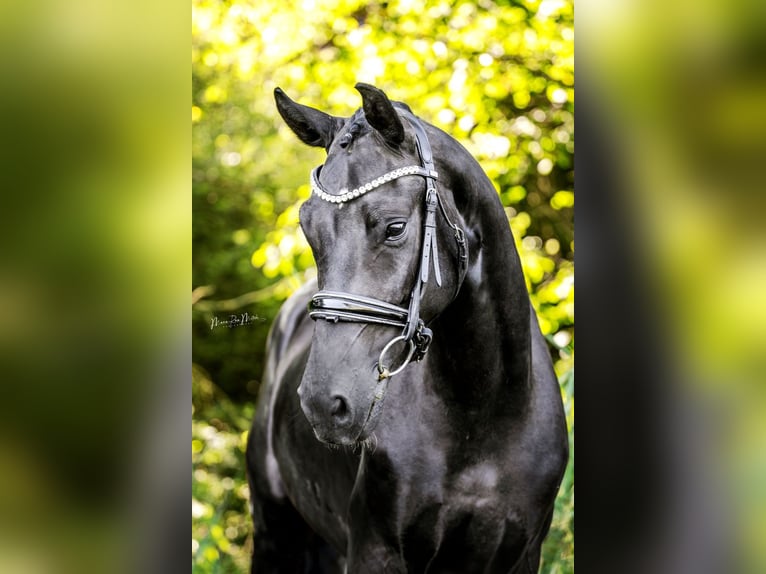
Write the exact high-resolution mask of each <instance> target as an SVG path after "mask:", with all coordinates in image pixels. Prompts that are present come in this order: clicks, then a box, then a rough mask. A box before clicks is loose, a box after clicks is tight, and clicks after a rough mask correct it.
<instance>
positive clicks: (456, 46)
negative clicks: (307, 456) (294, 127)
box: [192, 0, 574, 572]
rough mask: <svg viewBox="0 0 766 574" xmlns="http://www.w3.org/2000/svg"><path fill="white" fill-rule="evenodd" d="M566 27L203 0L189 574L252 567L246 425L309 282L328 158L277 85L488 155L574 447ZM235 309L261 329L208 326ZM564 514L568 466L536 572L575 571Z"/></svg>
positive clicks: (404, 3)
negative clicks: (393, 117) (310, 209)
mask: <svg viewBox="0 0 766 574" xmlns="http://www.w3.org/2000/svg"><path fill="white" fill-rule="evenodd" d="M573 30H574V28H573V4H572V2H571V0H569V1H566V0H543V1H519V2H508V1H501V0H494V1H493V0H480V1H479V2H466V1H462V0H443V1H437V2H425V1H423V0H398V1H390V2H386V3H380V2H361V1H360V0H303V1H302V2H293V3H290V2H288V3H285V2H276V1H275V0H259V1H258V2H255V1H254V0H250V1H246V2H237V3H233V4H232V3H229V2H219V1H212V0H194V1H193V23H192V74H193V94H192V123H193V144H192V145H193V164H192V168H193V209H194V220H193V241H194V247H193V250H194V253H193V254H194V269H193V281H194V286H195V288H196V290H195V295H194V299H195V304H194V305H193V312H194V315H193V336H194V351H193V361H194V362H195V364H196V365H201V366H204V369H205V372H206V373H209V376H208V375H202V374H200V373H203V371H202V370H199V369H197V370H195V373H197V374H196V375H195V382H194V385H195V422H194V425H195V426H194V428H193V432H194V433H195V436H194V439H195V441H198V442H195V443H194V445H196V446H195V447H194V448H200V447H201V448H202V450H201V451H199V452H197V453H195V454H194V456H195V459H194V460H195V462H194V465H195V467H194V473H195V477H194V485H195V486H194V488H195V490H194V497H195V498H194V500H195V501H196V503H195V504H197V505H198V506H195V508H197V509H198V512H199V508H204V509H205V510H204V512H203V514H201V515H199V516H197V517H195V518H194V521H193V536H194V537H195V538H194V539H195V540H196V541H197V542H196V546H195V551H194V561H195V562H194V564H195V571H199V572H214V571H227V572H228V571H237V570H239V571H244V566H243V565H244V564H245V563H246V560H244V559H243V556H244V554H242V552H243V550H242V545H243V544H244V539H245V538H244V534H243V533H244V532H245V530H246V529H247V528H248V526H247V520H246V519H245V518H244V517H245V516H246V512H245V507H244V499H242V498H241V497H240V496H239V494H237V493H241V492H244V490H243V489H244V488H245V486H244V485H245V482H244V475H243V468H244V461H243V459H242V456H241V451H240V450H239V449H240V448H241V445H242V442H241V434H240V433H242V432H244V431H246V429H247V428H248V424H249V420H248V419H249V416H250V414H251V409H252V407H251V405H252V403H253V401H254V393H255V392H256V391H257V388H258V386H259V384H260V377H261V372H262V370H263V356H264V348H265V339H266V334H267V332H268V328H269V326H270V324H271V320H272V319H273V317H274V315H275V314H276V312H277V310H278V308H279V306H280V304H281V302H282V301H284V299H285V298H286V297H288V296H289V294H290V293H291V292H292V291H294V290H295V289H296V288H297V287H298V286H299V285H300V284H301V283H302V282H304V281H305V280H306V279H307V278H308V277H311V276H312V275H313V273H314V269H313V259H312V256H311V252H310V250H309V248H308V245H307V244H306V241H305V239H304V237H303V235H302V233H301V231H300V227H299V225H298V216H297V209H298V206H299V205H300V204H301V202H302V201H304V200H305V198H306V197H307V196H308V193H309V189H308V185H307V181H308V173H309V171H310V169H311V168H312V167H313V166H315V165H317V164H319V163H321V162H322V161H323V156H324V152H323V151H322V150H319V149H315V148H309V147H306V146H304V145H302V144H300V143H299V142H298V141H297V140H296V138H295V137H294V136H293V135H292V134H291V133H290V132H289V130H288V129H287V128H286V127H285V126H284V124H283V122H282V121H281V119H280V118H279V116H278V114H277V112H276V109H275V106H274V103H273V96H272V92H273V89H274V88H275V87H277V86H281V87H282V88H283V89H284V90H285V91H286V92H287V93H288V94H289V95H291V96H292V97H294V98H296V99H298V100H299V101H301V102H302V103H305V104H308V105H311V106H313V107H317V108H320V109H323V110H325V111H327V112H329V113H332V114H334V115H339V116H348V115H350V114H351V113H352V112H353V111H354V110H355V109H356V108H357V107H359V104H360V98H359V95H358V93H357V92H356V91H355V90H354V89H353V86H354V84H355V83H356V82H358V81H365V82H369V83H372V84H375V85H377V86H379V87H380V88H382V89H384V90H385V91H386V92H387V93H388V94H389V96H390V97H392V98H394V99H397V100H401V101H404V102H406V103H408V104H409V105H410V106H411V107H412V109H413V111H414V112H415V113H416V114H418V115H419V116H421V117H423V118H424V119H425V120H427V121H429V122H432V123H434V124H435V125H437V126H439V127H441V128H443V129H444V130H445V131H447V132H448V133H450V134H452V135H453V136H454V137H456V138H457V139H458V140H459V141H460V142H461V143H462V144H463V145H465V146H466V148H467V149H468V150H469V151H470V152H471V153H472V154H473V155H474V156H475V157H476V158H477V159H478V160H479V162H480V163H481V164H482V166H483V168H484V169H485V171H486V172H487V174H488V175H489V176H490V179H491V180H492V181H493V183H494V185H495V187H496V189H497V191H498V194H499V197H500V199H501V201H502V203H503V205H504V206H505V208H506V211H507V213H508V218H509V223H510V225H511V228H512V229H513V232H514V236H515V238H516V242H517V247H518V249H519V253H520V255H521V258H522V264H523V266H524V271H525V275H526V278H527V285H528V288H529V290H530V295H531V298H532V303H533V305H534V307H535V309H536V310H537V312H538V316H539V319H540V326H541V328H542V330H543V333H544V334H545V336H546V338H547V340H548V341H549V343H550V348H551V353H552V356H553V358H554V363H555V368H556V372H557V374H558V376H559V379H560V381H561V382H562V396H563V397H564V401H565V405H566V409H567V418H568V423H569V428H570V440H572V439H573V434H572V433H573V424H574V420H573V416H574V414H573V413H574V411H573V381H574V377H573V375H572V369H573V353H574V340H573V327H574V304H573V298H574V294H573V279H574V265H573V253H574V241H573V237H574V235H573V206H574V193H573V175H574V169H573V156H574V119H573V111H574V89H573V84H574V60H573V36H574V31H573ZM241 313H248V314H249V315H250V316H257V317H258V318H259V319H258V320H256V321H254V322H251V323H250V324H247V325H244V326H239V327H237V328H226V327H220V326H219V327H215V328H211V325H212V322H213V320H214V319H215V318H218V319H220V320H226V319H228V317H229V316H230V315H231V314H241ZM212 381H215V383H213V382H212ZM203 387H205V388H206V389H207V391H204V390H203ZM211 389H215V391H213V390H211ZM206 393H207V395H206ZM211 393H212V394H215V395H216V396H218V397H219V398H218V399H217V400H215V401H211V400H205V399H204V397H205V396H208V395H210V394H211ZM224 405H225V407H224ZM243 405H244V406H243ZM216 421H217V422H216ZM209 429H213V430H209ZM213 431H215V432H213ZM203 453H207V455H206V456H207V458H206V457H205V456H203ZM213 453H218V454H213ZM227 453H228V454H227ZM235 455H236V458H232V457H234V456H235ZM200 471H204V472H200ZM227 478H228V479H231V480H232V481H233V483H232V482H229V481H228V480H227V481H226V482H225V484H224V482H223V481H224V480H225V479H227ZM216 485H217V486H216ZM572 516H573V483H572V463H571V462H570V467H569V469H568V470H567V475H566V477H565V480H564V484H563V486H562V489H561V493H560V496H559V499H558V501H557V503H556V515H555V516H554V522H553V526H552V530H551V534H550V536H549V538H548V541H547V542H546V546H545V550H544V559H543V571H544V572H571V571H572V557H573V534H572ZM236 517H239V518H236ZM240 518H241V519H242V521H243V522H242V523H237V524H236V525H233V526H232V525H231V524H234V522H236V520H239V519H240ZM227 521H230V522H231V521H234V522H232V523H231V524H230V522H227ZM217 525H218V526H220V527H221V528H222V529H223V530H221V529H219V528H215V529H214V526H217ZM240 527H241V528H242V529H244V530H241V529H240ZM221 532H223V534H221ZM227 533H228V534H227ZM229 534H232V536H229ZM213 550H215V553H217V556H218V558H216V557H215V556H214V552H213ZM216 569H217V570H216Z"/></svg>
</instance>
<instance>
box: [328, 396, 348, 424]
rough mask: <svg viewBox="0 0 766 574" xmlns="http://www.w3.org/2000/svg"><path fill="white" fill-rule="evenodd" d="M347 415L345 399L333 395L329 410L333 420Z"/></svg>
mask: <svg viewBox="0 0 766 574" xmlns="http://www.w3.org/2000/svg"><path fill="white" fill-rule="evenodd" d="M347 413H348V403H346V399H344V398H343V397H341V396H338V395H335V396H334V397H333V398H332V407H331V408H330V414H331V415H332V416H334V417H335V418H338V419H342V418H344V417H345V416H346V414H347Z"/></svg>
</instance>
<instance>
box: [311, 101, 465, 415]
mask: <svg viewBox="0 0 766 574" xmlns="http://www.w3.org/2000/svg"><path fill="white" fill-rule="evenodd" d="M408 120H409V122H410V124H411V125H412V127H413V129H414V131H415V140H416V144H417V150H418V155H419V156H420V161H421V165H409V166H405V167H400V168H398V169H395V170H393V171H390V172H388V173H386V174H384V175H382V176H380V177H377V178H375V179H373V180H372V181H370V182H369V183H366V184H364V185H360V186H359V187H357V188H355V189H352V190H348V189H346V188H343V189H341V190H340V192H339V193H338V194H331V193H329V192H328V191H327V190H326V189H325V188H323V187H322V185H321V184H320V183H319V173H320V171H321V169H322V166H321V165H320V166H318V167H316V168H315V169H314V170H313V171H312V172H311V191H312V193H314V195H316V196H317V197H318V198H319V199H321V200H323V201H326V202H328V203H335V204H338V206H339V207H340V205H342V204H343V203H346V202H349V201H353V200H354V199H357V198H358V197H361V196H362V195H364V194H365V193H368V192H370V191H372V190H374V189H377V188H379V187H381V186H382V185H385V184H386V183H388V182H390V181H393V180H395V179H398V178H400V177H406V176H411V175H415V176H419V177H423V178H424V179H425V181H426V193H425V219H424V222H423V229H424V232H423V245H422V248H421V252H420V268H419V272H418V276H417V279H416V280H415V285H414V286H413V287H412V291H411V294H410V302H409V306H408V308H406V309H405V308H404V307H399V306H398V305H394V304H392V303H388V302H386V301H381V300H380V299H375V298H372V297H364V296H361V295H355V294H352V293H344V292H340V291H324V290H322V291H318V292H316V293H315V294H314V295H313V296H312V298H311V301H310V302H309V306H308V310H309V316H310V317H311V318H312V319H313V320H315V321H316V320H319V319H323V320H325V321H330V322H333V323H337V322H338V321H342V322H354V323H369V324H375V325H385V326H390V327H399V328H401V329H402V332H401V334H400V335H398V336H397V337H394V338H393V339H391V341H389V343H388V344H386V346H385V347H383V350H382V351H381V352H380V356H379V357H378V364H377V369H378V383H377V385H376V389H375V398H374V400H373V403H372V405H370V411H369V413H368V415H367V419H368V420H369V419H370V417H371V416H372V414H373V411H375V410H377V409H379V408H380V406H381V404H382V400H383V396H384V394H385V390H386V387H387V385H388V379H390V378H391V377H393V376H394V375H396V374H398V373H400V372H401V371H402V370H404V368H405V367H406V366H407V365H409V364H410V362H411V361H415V362H418V361H421V360H422V359H423V358H424V357H425V356H426V353H427V352H428V348H429V346H430V344H431V341H432V339H433V332H432V331H431V329H429V328H428V327H427V326H426V324H425V322H424V321H423V319H422V318H421V317H420V301H421V299H422V298H423V293H424V291H425V287H426V284H427V283H428V281H429V279H430V270H431V267H432V266H433V271H434V272H433V277H434V280H435V281H436V284H437V285H438V286H440V287H441V284H442V278H441V270H440V269H439V252H438V248H437V241H436V211H437V207H438V208H439V211H441V214H442V216H443V217H444V220H445V221H446V223H447V225H449V226H450V228H451V229H452V231H453V233H454V235H455V241H456V242H457V245H458V267H459V269H458V279H459V280H458V285H457V287H456V290H455V296H457V292H458V291H459V289H460V284H461V282H462V278H463V277H464V276H465V275H464V274H465V271H466V266H467V260H468V254H467V249H466V244H465V234H464V232H463V230H462V229H461V228H460V227H459V226H458V225H456V224H455V223H453V222H452V220H450V218H449V216H448V215H447V212H446V210H445V209H444V205H443V203H442V201H441V198H440V197H439V194H438V191H437V187H436V180H437V178H438V174H437V172H436V170H435V169H434V161H433V152H432V150H431V143H430V142H429V141H428V135H427V134H426V131H425V129H424V127H423V125H422V124H421V123H420V121H419V120H418V119H417V118H415V117H414V116H412V117H408ZM399 342H404V343H406V344H408V345H409V350H408V352H407V357H406V359H405V360H404V362H403V363H402V364H401V365H399V366H398V367H397V368H395V369H392V368H391V366H388V365H387V364H386V361H385V357H386V354H387V353H388V352H389V351H390V350H391V348H392V347H393V346H394V345H395V344H396V343H399Z"/></svg>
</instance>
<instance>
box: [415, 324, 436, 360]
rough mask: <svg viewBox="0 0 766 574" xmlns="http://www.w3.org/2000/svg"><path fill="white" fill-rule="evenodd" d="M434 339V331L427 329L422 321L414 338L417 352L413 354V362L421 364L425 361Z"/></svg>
mask: <svg viewBox="0 0 766 574" xmlns="http://www.w3.org/2000/svg"><path fill="white" fill-rule="evenodd" d="M433 338H434V333H433V331H431V329H429V328H428V327H426V326H425V324H424V323H423V321H422V320H421V321H420V322H419V324H418V328H417V330H416V331H415V334H414V335H413V336H412V342H413V343H414V344H415V352H414V353H413V354H412V360H413V361H415V362H419V361H421V360H422V359H423V357H425V356H426V353H427V352H428V347H429V346H430V345H431V341H433Z"/></svg>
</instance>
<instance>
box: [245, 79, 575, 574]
mask: <svg viewBox="0 0 766 574" xmlns="http://www.w3.org/2000/svg"><path fill="white" fill-rule="evenodd" d="M356 88H357V90H358V91H359V92H360V93H361V95H362V101H363V108H362V109H360V110H358V111H357V112H356V114H354V115H353V116H352V117H351V118H337V117H333V116H330V115H328V114H325V113H324V112H321V111H319V110H316V109H313V108H310V107H307V106H303V105H301V104H298V103H296V102H294V101H292V100H291V99H290V98H288V97H287V96H286V95H285V94H284V92H282V91H281V90H280V89H279V88H277V90H276V91H275V98H276V102H277V107H278V109H279V112H280V114H281V115H282V117H283V118H284V120H285V121H286V122H287V124H288V126H289V127H290V128H291V129H292V130H293V131H294V132H295V134H296V135H297V136H298V137H299V138H300V139H301V140H302V141H303V142H304V143H306V144H308V145H312V146H321V147H324V148H325V149H326V151H327V154H328V155H327V161H326V163H325V164H324V166H321V168H317V169H316V170H315V171H314V173H313V174H312V176H311V181H312V191H313V193H312V196H311V198H310V199H309V200H307V201H306V202H305V203H304V204H303V206H302V208H301V210H300V218H301V226H302V228H303V231H304V233H305V235H306V238H307V239H308V241H309V244H310V245H311V248H312V250H313V253H314V256H315V259H316V262H317V267H318V286H317V284H316V283H314V284H309V285H307V286H305V287H304V288H303V289H302V290H300V291H299V292H298V293H296V294H295V295H294V296H293V297H292V298H291V299H290V300H288V301H287V302H286V303H285V305H284V306H283V307H282V310H281V311H280V314H279V316H278V317H277V319H276V321H275V324H274V327H273V328H272V332H271V335H270V338H269V344H268V359H267V366H266V372H265V376H264V382H263V386H262V390H261V394H260V397H259V404H258V408H257V413H256V416H255V420H254V422H253V427H252V431H251V433H250V438H249V443H248V448H247V462H248V477H249V483H250V489H251V499H252V514H253V521H254V526H255V532H254V550H253V565H252V571H253V572H254V573H258V574H262V573H266V572H279V573H292V572H344V571H345V572H348V573H352V574H357V573H381V572H392V573H405V572H412V573H420V572H429V573H471V572H482V573H495V572H502V573H507V572H513V573H518V572H525V573H526V572H536V571H537V570H538V567H539V561H540V546H541V544H542V541H543V538H544V537H545V535H546V533H547V532H548V528H549V527H550V522H551V517H552V513H553V503H554V499H555V497H556V493H557V490H558V486H559V483H560V481H561V477H562V475H563V472H564V468H565V466H566V461H567V457H568V445H567V433H566V424H565V420H564V412H563V407H562V403H561V395H560V391H559V386H558V384H557V381H556V376H555V374H554V372H553V368H552V364H551V358H550V355H549V351H548V348H547V346H546V343H545V340H544V338H543V336H542V335H541V333H540V329H539V326H538V323H537V318H536V316H535V313H534V311H533V309H532V308H531V305H530V302H529V296H528V294H527V290H526V286H525V283H524V277H523V274H522V269H521V264H520V261H519V256H518V253H517V251H516V249H515V246H514V242H513V237H512V235H511V231H510V228H509V225H508V220H507V217H506V215H505V212H504V211H503V208H502V205H501V204H500V201H499V199H498V197H497V193H496V192H495V190H494V187H493V186H492V184H491V183H490V181H489V179H488V178H487V176H486V175H485V174H484V172H483V171H482V169H481V167H480V166H479V164H478V163H477V162H476V161H475V160H474V159H473V158H472V157H471V156H470V154H469V153H468V152H467V151H466V150H465V149H464V148H463V147H462V146H461V145H460V144H459V143H458V142H456V141H455V140H454V139H453V138H451V137H450V136H448V135H447V134H445V133H444V132H442V131H440V130H439V129H437V128H435V127H433V126H431V125H429V124H427V123H425V122H423V121H422V120H419V119H418V118H416V117H415V116H414V115H413V114H412V112H411V111H410V109H409V108H408V107H407V106H406V105H404V104H401V103H398V102H391V101H390V100H389V99H388V98H387V97H386V95H385V94H384V93H383V92H382V91H381V90H379V89H377V88H375V87H373V86H370V85H366V84H357V86H356ZM437 246H438V247H437ZM317 289H318V291H317ZM307 308H308V310H307ZM312 319H313V320H314V321H312Z"/></svg>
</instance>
